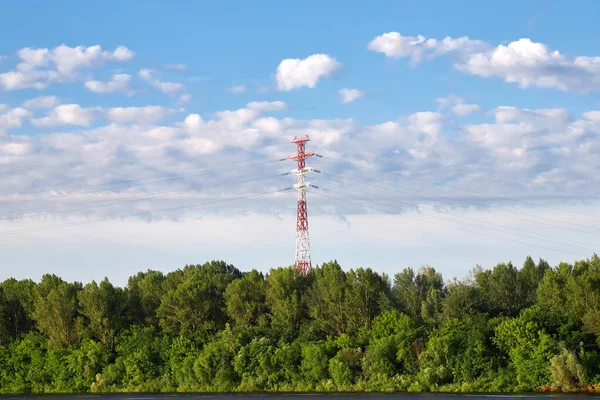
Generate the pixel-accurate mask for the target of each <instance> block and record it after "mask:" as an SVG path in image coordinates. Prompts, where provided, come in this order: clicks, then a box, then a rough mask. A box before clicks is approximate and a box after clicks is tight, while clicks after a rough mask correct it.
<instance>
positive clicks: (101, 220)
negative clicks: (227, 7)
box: [0, 186, 292, 237]
mask: <svg viewBox="0 0 600 400" xmlns="http://www.w3.org/2000/svg"><path fill="white" fill-rule="evenodd" d="M290 189H292V187H291V186H290V187H287V188H284V189H279V190H273V191H269V192H262V193H254V194H249V195H244V196H237V197H231V198H227V199H221V200H214V201H210V202H206V203H198V204H192V205H187V206H179V207H172V208H167V209H162V210H156V211H153V212H154V213H164V212H170V211H178V210H183V209H187V208H196V207H203V206H207V205H212V204H218V203H224V202H228V201H234V200H240V199H248V198H252V197H258V196H264V195H267V194H274V193H278V192H284V191H286V190H290ZM149 213H150V214H151V213H152V212H148V211H144V212H139V213H135V214H128V215H124V216H118V217H107V218H100V219H94V220H86V221H78V222H67V223H63V224H54V225H46V226H40V227H35V228H24V229H17V230H12V231H4V232H0V237H1V236H12V235H16V234H21V233H31V232H38V231H44V230H49V229H58V228H67V227H72V226H79V225H87V224H94V223H99V222H105V221H113V220H117V219H122V218H129V217H135V216H143V215H147V214H149Z"/></svg>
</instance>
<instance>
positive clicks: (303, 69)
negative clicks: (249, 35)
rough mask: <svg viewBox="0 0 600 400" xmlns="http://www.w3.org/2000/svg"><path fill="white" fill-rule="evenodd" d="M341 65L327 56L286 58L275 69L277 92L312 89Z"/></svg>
mask: <svg viewBox="0 0 600 400" xmlns="http://www.w3.org/2000/svg"><path fill="white" fill-rule="evenodd" d="M341 67H342V64H341V63H339V62H338V61H336V60H335V59H334V58H332V57H330V56H329V55H327V54H313V55H312V56H309V57H307V58H305V59H299V58H288V59H285V60H283V61H281V63H280V64H279V67H277V74H276V80H277V88H278V90H284V91H288V90H292V89H296V88H300V87H303V86H306V87H309V88H314V87H316V86H317V83H318V82H319V80H320V79H322V78H327V77H329V76H331V74H332V73H333V72H334V71H336V70H338V69H339V68H341Z"/></svg>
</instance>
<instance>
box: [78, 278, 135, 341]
mask: <svg viewBox="0 0 600 400" xmlns="http://www.w3.org/2000/svg"><path fill="white" fill-rule="evenodd" d="M77 298H78V300H79V310H80V312H81V314H83V315H85V316H86V317H87V318H88V321H89V322H88V328H89V330H90V332H91V333H92V335H93V337H94V338H95V339H97V340H100V341H101V342H102V343H104V344H110V348H112V347H113V339H114V337H115V334H116V332H117V329H119V328H120V327H121V326H122V324H123V314H124V309H125V304H124V303H125V302H124V295H123V289H121V288H115V287H114V286H113V285H112V284H111V283H110V282H109V281H108V278H104V280H102V282H100V285H98V284H97V283H96V282H95V281H92V282H91V283H88V284H87V285H85V287H84V288H83V290H82V291H80V292H79V293H78V294H77Z"/></svg>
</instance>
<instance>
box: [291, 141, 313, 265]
mask: <svg viewBox="0 0 600 400" xmlns="http://www.w3.org/2000/svg"><path fill="white" fill-rule="evenodd" d="M308 141H310V138H309V137H308V136H306V137H304V138H294V140H293V141H292V143H294V144H296V146H298V152H297V153H296V154H291V155H289V156H288V158H289V159H290V160H294V161H297V162H298V168H297V169H293V170H292V171H291V173H292V174H294V175H298V183H296V184H295V185H294V188H295V189H296V190H297V191H298V214H297V218H296V261H295V263H294V265H295V266H296V267H297V268H298V269H299V271H300V274H301V275H306V274H307V273H308V272H309V271H310V269H311V268H312V263H311V260H310V241H309V237H308V212H307V209H306V188H307V187H309V186H311V184H310V182H306V180H305V179H304V175H305V174H306V173H307V172H311V171H314V169H313V168H311V167H306V159H307V158H309V157H312V156H314V155H315V152H314V151H311V152H308V153H307V152H306V151H305V150H304V146H305V145H306V142H308Z"/></svg>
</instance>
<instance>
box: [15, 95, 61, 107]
mask: <svg viewBox="0 0 600 400" xmlns="http://www.w3.org/2000/svg"><path fill="white" fill-rule="evenodd" d="M58 103H60V100H59V99H58V97H56V96H40V97H36V98H33V99H29V100H26V101H24V102H23V107H25V108H27V109H30V110H32V109H36V108H42V109H43V108H52V107H54V106H55V105H57V104H58Z"/></svg>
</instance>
